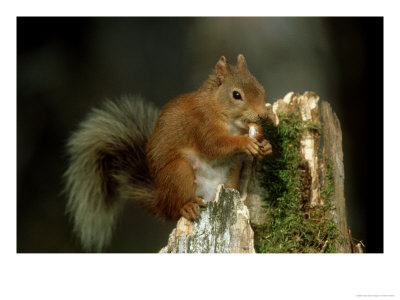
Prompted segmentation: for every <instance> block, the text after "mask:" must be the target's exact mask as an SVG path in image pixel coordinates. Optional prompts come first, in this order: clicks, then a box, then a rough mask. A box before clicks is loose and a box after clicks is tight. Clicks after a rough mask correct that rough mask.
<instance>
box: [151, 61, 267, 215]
mask: <svg viewBox="0 0 400 300" xmlns="http://www.w3.org/2000/svg"><path fill="white" fill-rule="evenodd" d="M233 91H238V92H240V94H241V96H242V100H236V99H233V97H232V92H233ZM267 113H268V112H267V109H266V107H265V91H264V88H263V87H262V86H261V84H260V83H258V81H257V80H256V79H255V78H254V77H253V76H252V75H251V74H250V72H249V71H248V69H247V66H246V62H245V59H244V57H243V56H242V55H239V56H238V62H237V65H236V66H231V65H228V63H227V62H226V59H225V57H221V59H220V60H219V61H218V63H217V65H216V67H215V72H214V73H213V74H212V75H211V76H210V78H209V79H208V80H207V81H206V82H205V83H204V84H203V86H202V87H201V88H200V89H199V90H197V91H195V92H193V93H191V94H184V95H181V96H179V97H177V98H175V99H173V100H172V101H171V102H169V103H168V104H167V105H166V106H165V107H164V109H163V110H162V112H161V115H160V117H159V118H158V121H157V123H156V126H155V129H154V132H153V135H152V137H151V138H150V140H149V142H148V144H147V159H148V165H149V168H150V171H151V174H152V175H153V176H154V178H155V182H156V186H157V194H156V200H155V203H154V204H155V205H154V207H155V209H156V210H157V212H156V214H157V215H160V216H168V217H171V218H173V219H178V218H179V217H180V216H181V215H183V216H185V217H188V218H189V219H193V218H194V217H196V216H197V215H198V207H197V205H198V204H200V205H202V204H203V203H202V202H201V201H200V200H199V199H198V198H197V196H196V195H195V190H196V187H195V184H196V183H195V174H194V170H193V165H192V164H191V163H190V162H189V161H188V159H187V157H186V156H185V153H186V152H187V151H190V152H191V153H194V155H195V156H198V157H203V158H205V159H207V160H213V159H218V158H220V157H225V156H230V155H235V154H241V153H246V154H249V155H253V156H255V157H261V156H262V155H265V154H268V153H270V150H271V149H270V145H269V144H268V143H267V142H266V141H264V142H263V143H258V142H256V141H255V140H254V139H252V138H250V137H248V135H247V134H246V133H247V131H248V128H247V127H246V122H249V121H256V120H257V119H259V118H264V117H266V116H267ZM241 120H243V122H241ZM231 131H234V132H231ZM261 145H263V146H266V147H265V149H261V148H260V146H261ZM239 173H240V166H238V167H237V168H235V169H234V170H233V174H234V175H233V176H236V177H237V176H238V174H239ZM229 181H230V182H232V185H233V186H237V185H238V182H237V181H238V180H237V179H232V180H229Z"/></svg>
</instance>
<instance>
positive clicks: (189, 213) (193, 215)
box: [179, 197, 207, 221]
mask: <svg viewBox="0 0 400 300" xmlns="http://www.w3.org/2000/svg"><path fill="white" fill-rule="evenodd" d="M206 205H207V204H206V202H204V201H203V200H201V199H200V198H198V197H195V198H193V199H192V200H191V201H189V202H187V203H186V204H185V205H183V207H182V208H181V210H180V211H179V213H180V214H181V215H182V217H184V218H186V219H188V220H189V221H194V220H196V219H197V217H198V216H199V215H200V209H199V207H205V206H206Z"/></svg>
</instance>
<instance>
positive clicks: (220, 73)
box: [215, 56, 230, 85]
mask: <svg viewBox="0 0 400 300" xmlns="http://www.w3.org/2000/svg"><path fill="white" fill-rule="evenodd" d="M229 72H230V70H229V65H228V62H227V60H226V58H225V56H221V58H220V59H219V61H218V62H217V64H216V66H215V76H217V80H218V85H221V84H222V82H223V81H224V79H225V77H226V76H227V75H228V74H229Z"/></svg>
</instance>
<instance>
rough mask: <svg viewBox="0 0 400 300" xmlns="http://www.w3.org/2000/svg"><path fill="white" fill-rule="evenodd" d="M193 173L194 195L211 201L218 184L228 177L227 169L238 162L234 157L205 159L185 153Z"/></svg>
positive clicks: (225, 180)
mask: <svg viewBox="0 0 400 300" xmlns="http://www.w3.org/2000/svg"><path fill="white" fill-rule="evenodd" d="M186 157H187V158H188V160H189V162H190V164H191V165H192V167H193V170H194V173H195V178H196V179H195V184H196V196H198V197H200V198H202V199H203V200H204V201H207V202H209V201H212V200H214V197H215V192H216V190H217V186H218V185H219V184H221V183H222V184H225V183H226V182H227V181H228V178H229V171H230V170H231V168H232V167H233V166H234V165H235V164H237V163H238V161H237V159H236V157H231V156H230V157H225V158H219V159H215V160H207V159H205V158H201V157H198V156H197V155H194V154H187V155H186Z"/></svg>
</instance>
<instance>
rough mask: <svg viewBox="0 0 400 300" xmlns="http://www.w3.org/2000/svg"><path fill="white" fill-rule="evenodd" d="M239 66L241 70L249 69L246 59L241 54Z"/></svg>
mask: <svg viewBox="0 0 400 300" xmlns="http://www.w3.org/2000/svg"><path fill="white" fill-rule="evenodd" d="M237 66H238V67H239V69H247V64H246V59H245V58H244V55H243V54H239V55H238V57H237Z"/></svg>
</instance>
